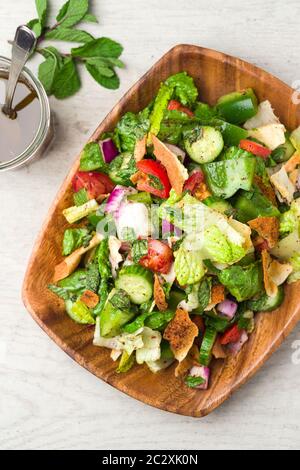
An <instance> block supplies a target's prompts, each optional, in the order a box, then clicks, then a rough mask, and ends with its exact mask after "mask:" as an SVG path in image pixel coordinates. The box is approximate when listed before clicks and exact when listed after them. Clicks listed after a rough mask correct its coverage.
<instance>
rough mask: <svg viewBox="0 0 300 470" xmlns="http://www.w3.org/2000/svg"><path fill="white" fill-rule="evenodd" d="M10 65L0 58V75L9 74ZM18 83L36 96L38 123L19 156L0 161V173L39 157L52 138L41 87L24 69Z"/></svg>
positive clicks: (46, 101)
mask: <svg viewBox="0 0 300 470" xmlns="http://www.w3.org/2000/svg"><path fill="white" fill-rule="evenodd" d="M10 63H11V61H10V60H9V59H7V58H6V57H1V56H0V74H1V73H2V74H5V75H6V74H8V73H9V69H10ZM20 81H21V82H22V83H24V84H25V85H27V86H28V88H29V89H31V90H33V91H34V92H35V93H36V95H37V98H38V101H39V104H40V123H39V126H38V129H37V131H36V134H35V137H34V138H33V140H32V141H31V142H30V144H29V145H28V146H27V147H26V148H25V149H24V150H23V151H22V152H21V153H20V154H19V155H17V156H16V157H14V158H13V159H11V160H6V161H3V162H1V161H0V172H2V171H7V170H12V169H15V168H18V167H21V166H23V165H25V164H27V163H28V162H30V161H32V160H33V159H35V158H38V157H40V156H41V155H43V153H44V152H45V150H46V148H47V147H48V145H49V144H50V142H51V140H52V138H53V126H52V122H51V112H50V105H49V100H48V96H47V94H46V92H45V89H44V87H43V85H42V84H41V82H40V81H39V80H38V79H37V78H36V77H35V76H34V75H33V73H32V72H31V71H30V70H28V69H27V68H26V67H25V68H24V69H23V71H22V74H21V76H20ZM1 104H3V103H1ZM0 160H1V158H0Z"/></svg>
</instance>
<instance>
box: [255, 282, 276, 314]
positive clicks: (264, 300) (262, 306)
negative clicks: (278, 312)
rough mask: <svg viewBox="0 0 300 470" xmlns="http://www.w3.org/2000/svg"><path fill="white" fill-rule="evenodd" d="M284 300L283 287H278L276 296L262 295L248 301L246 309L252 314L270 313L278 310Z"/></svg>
mask: <svg viewBox="0 0 300 470" xmlns="http://www.w3.org/2000/svg"><path fill="white" fill-rule="evenodd" d="M283 300H284V289H283V286H279V287H278V292H277V295H275V296H274V297H269V296H268V295H267V294H263V295H262V296H261V297H259V298H258V299H256V300H249V301H248V302H247V307H248V308H249V309H250V310H253V311H254V312H271V311H272V310H275V309H276V308H278V307H279V306H280V305H281V304H282V302H283Z"/></svg>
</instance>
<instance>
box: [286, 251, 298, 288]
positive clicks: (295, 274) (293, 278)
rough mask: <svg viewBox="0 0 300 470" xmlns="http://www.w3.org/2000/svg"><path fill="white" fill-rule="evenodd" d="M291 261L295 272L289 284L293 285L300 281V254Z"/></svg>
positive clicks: (290, 276)
mask: <svg viewBox="0 0 300 470" xmlns="http://www.w3.org/2000/svg"><path fill="white" fill-rule="evenodd" d="M289 261H290V263H291V265H292V268H293V272H292V273H291V274H290V275H289V277H288V283H289V284H291V283H293V282H296V281H299V280H300V253H295V254H294V255H293V256H292V257H291V258H290V259H289Z"/></svg>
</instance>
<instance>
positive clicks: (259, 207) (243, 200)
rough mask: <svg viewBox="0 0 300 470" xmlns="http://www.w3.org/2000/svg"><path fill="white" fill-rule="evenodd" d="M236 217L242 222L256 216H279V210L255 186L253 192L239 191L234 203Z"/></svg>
mask: <svg viewBox="0 0 300 470" xmlns="http://www.w3.org/2000/svg"><path fill="white" fill-rule="evenodd" d="M233 206H234V208H235V209H236V211H237V213H236V218H237V220H239V221H240V222H242V223H247V222H248V221H249V220H252V219H256V218H257V217H279V216H280V212H279V210H278V209H277V207H275V206H273V204H272V203H271V201H270V200H269V199H268V198H267V197H266V196H264V195H263V194H262V193H261V192H260V191H259V189H258V188H257V187H255V188H254V191H253V192H247V191H241V193H240V194H239V195H238V197H237V198H236V200H235V202H234V204H233Z"/></svg>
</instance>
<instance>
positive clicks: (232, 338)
mask: <svg viewBox="0 0 300 470" xmlns="http://www.w3.org/2000/svg"><path fill="white" fill-rule="evenodd" d="M242 333H243V330H239V327H238V325H233V326H232V327H231V328H229V330H227V331H226V332H225V333H224V334H223V335H222V336H221V338H220V344H222V346H225V345H226V344H229V343H236V342H237V341H238V340H239V339H240V337H241V335H242Z"/></svg>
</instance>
